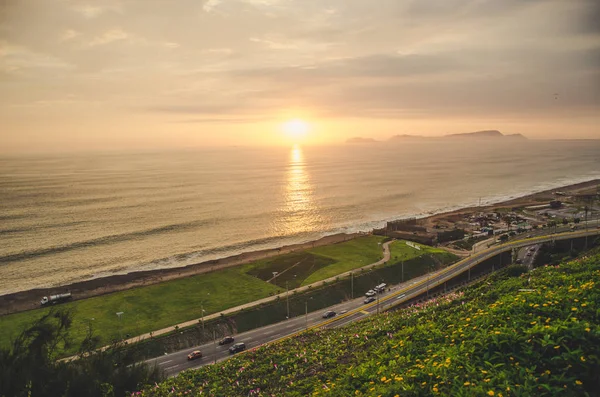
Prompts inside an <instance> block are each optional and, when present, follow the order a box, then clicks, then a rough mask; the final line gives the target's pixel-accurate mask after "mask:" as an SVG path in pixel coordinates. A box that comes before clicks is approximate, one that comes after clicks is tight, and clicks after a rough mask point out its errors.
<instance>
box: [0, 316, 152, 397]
mask: <svg viewBox="0 0 600 397" xmlns="http://www.w3.org/2000/svg"><path fill="white" fill-rule="evenodd" d="M72 322H73V319H72V315H71V313H70V312H68V311H64V310H56V311H55V310H51V311H49V312H48V313H46V314H45V315H43V316H42V317H41V318H39V319H38V320H37V321H35V322H34V323H33V324H31V325H30V326H29V327H28V328H27V329H25V330H24V331H23V332H22V333H21V334H20V335H19V336H18V337H17V338H15V339H14V340H13V342H12V344H11V346H10V347H9V348H2V349H0V396H1V397H20V396H23V397H24V396H27V397H44V396H48V397H55V396H61V397H69V396H73V397H76V396H77V397H79V396H90V397H93V396H97V397H114V396H124V395H126V394H130V392H128V391H130V390H135V389H137V388H139V387H140V386H141V385H143V384H148V383H150V382H154V381H160V380H161V379H162V377H161V375H160V373H159V372H158V371H157V370H156V369H150V368H148V366H146V365H145V364H134V361H135V357H131V356H130V355H129V354H130V353H129V351H128V350H127V349H125V348H124V346H122V345H118V344H117V345H113V346H112V347H111V348H109V349H106V350H104V351H98V350H96V349H97V347H98V342H99V338H98V337H96V336H94V335H93V333H92V332H91V329H90V330H89V332H88V335H87V337H86V338H85V339H84V341H83V342H82V343H81V345H80V346H79V357H78V359H76V360H71V361H58V360H57V358H58V356H59V353H60V352H61V351H63V350H65V349H68V348H69V347H70V345H71V343H72V342H71V339H70V334H69V331H70V328H71V324H72Z"/></svg>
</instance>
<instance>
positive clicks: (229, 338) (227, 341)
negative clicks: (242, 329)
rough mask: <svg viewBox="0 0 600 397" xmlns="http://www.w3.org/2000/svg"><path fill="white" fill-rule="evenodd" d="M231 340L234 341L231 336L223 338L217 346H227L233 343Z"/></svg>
mask: <svg viewBox="0 0 600 397" xmlns="http://www.w3.org/2000/svg"><path fill="white" fill-rule="evenodd" d="M233 340H234V339H233V336H226V337H224V338H223V339H221V340H220V341H219V345H221V346H223V345H226V344H228V343H231V342H233Z"/></svg>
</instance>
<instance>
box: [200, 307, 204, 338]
mask: <svg viewBox="0 0 600 397" xmlns="http://www.w3.org/2000/svg"><path fill="white" fill-rule="evenodd" d="M200 310H202V337H203V338H204V303H201V304H200Z"/></svg>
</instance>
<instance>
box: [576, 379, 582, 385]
mask: <svg viewBox="0 0 600 397" xmlns="http://www.w3.org/2000/svg"><path fill="white" fill-rule="evenodd" d="M575 384H576V385H583V382H582V381H580V380H579V379H577V380H576V381H575Z"/></svg>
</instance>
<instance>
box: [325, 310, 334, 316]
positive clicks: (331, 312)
mask: <svg viewBox="0 0 600 397" xmlns="http://www.w3.org/2000/svg"><path fill="white" fill-rule="evenodd" d="M331 317H335V312H334V311H332V310H328V311H326V312H325V313H323V318H331Z"/></svg>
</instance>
